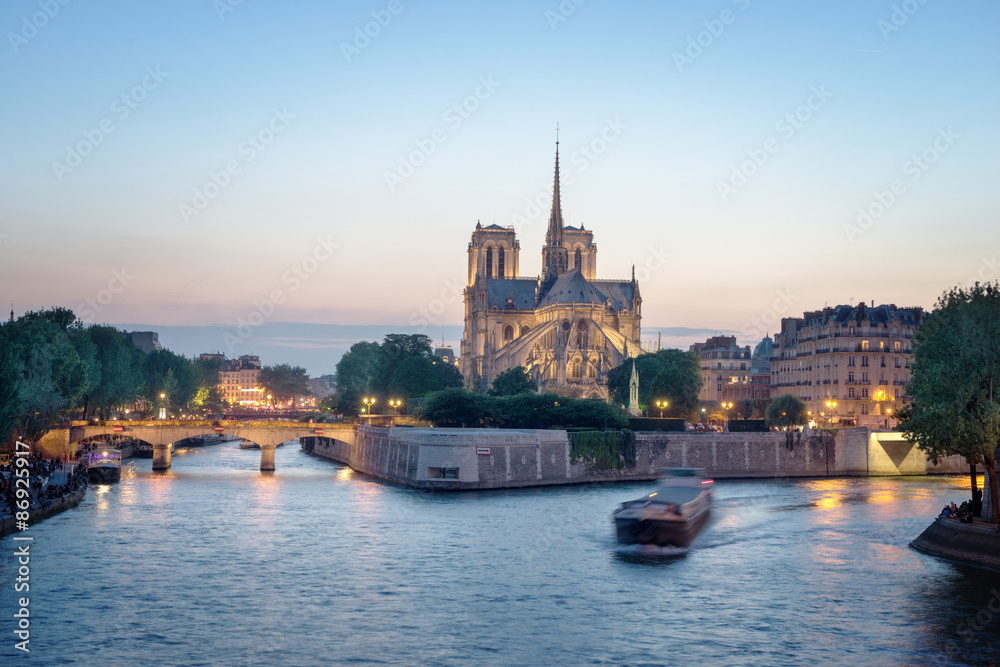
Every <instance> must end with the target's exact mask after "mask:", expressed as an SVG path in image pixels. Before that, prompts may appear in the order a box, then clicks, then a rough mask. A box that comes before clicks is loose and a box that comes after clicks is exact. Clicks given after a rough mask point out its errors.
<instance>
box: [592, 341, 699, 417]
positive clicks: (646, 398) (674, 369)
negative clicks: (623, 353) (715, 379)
mask: <svg viewBox="0 0 1000 667" xmlns="http://www.w3.org/2000/svg"><path fill="white" fill-rule="evenodd" d="M633 361H634V362H635V369H636V372H637V373H638V374H639V403H640V404H642V405H647V404H649V403H650V402H651V401H656V400H657V399H659V398H663V396H661V395H659V394H655V393H654V392H653V391H652V389H653V382H654V381H655V380H656V378H657V377H658V376H659V375H660V373H663V372H664V371H669V372H668V373H667V374H666V375H665V376H664V377H663V379H662V380H661V384H660V389H659V390H658V391H662V392H665V393H667V394H668V395H669V396H670V398H667V400H668V401H670V402H671V408H672V410H671V412H672V413H673V414H677V415H679V416H680V415H683V416H690V415H691V414H693V413H694V411H695V409H696V408H697V407H698V394H699V393H700V392H701V383H702V379H701V360H700V359H698V355H696V354H695V353H693V352H685V351H683V350H677V349H666V350H660V351H659V352H653V353H649V354H640V355H639V356H638V357H636V358H635V359H626V360H625V362H624V363H623V364H622V365H620V366H618V367H616V368H612V369H611V370H610V371H608V391H609V392H610V395H611V398H612V399H613V400H614V402H615V403H618V404H619V405H625V404H627V403H628V399H629V382H630V381H631V379H632V362H633ZM671 399H672V400H671ZM674 403H676V411H674V406H673V404H674Z"/></svg>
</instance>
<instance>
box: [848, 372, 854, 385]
mask: <svg viewBox="0 0 1000 667" xmlns="http://www.w3.org/2000/svg"><path fill="white" fill-rule="evenodd" d="M847 381H848V382H850V383H851V384H854V371H851V372H850V373H848V374H847Z"/></svg>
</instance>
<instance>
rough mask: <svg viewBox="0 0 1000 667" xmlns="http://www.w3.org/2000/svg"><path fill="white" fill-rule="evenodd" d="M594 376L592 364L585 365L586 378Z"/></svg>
mask: <svg viewBox="0 0 1000 667" xmlns="http://www.w3.org/2000/svg"><path fill="white" fill-rule="evenodd" d="M594 376H595V373H594V364H587V377H589V378H593V377H594Z"/></svg>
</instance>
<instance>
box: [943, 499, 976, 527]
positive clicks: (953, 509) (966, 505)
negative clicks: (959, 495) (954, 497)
mask: <svg viewBox="0 0 1000 667" xmlns="http://www.w3.org/2000/svg"><path fill="white" fill-rule="evenodd" d="M973 514H974V512H973V510H972V503H971V502H969V501H968V500H966V501H964V502H963V503H962V504H961V505H955V503H954V502H952V503H951V504H950V505H945V506H944V509H942V510H941V514H939V515H938V516H939V517H941V518H943V519H954V520H955V521H960V522H962V523H972V517H973Z"/></svg>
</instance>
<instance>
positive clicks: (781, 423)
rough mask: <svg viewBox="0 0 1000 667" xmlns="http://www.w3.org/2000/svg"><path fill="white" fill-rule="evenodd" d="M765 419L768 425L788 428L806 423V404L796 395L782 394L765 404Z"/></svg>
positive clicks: (807, 419) (807, 416)
mask: <svg viewBox="0 0 1000 667" xmlns="http://www.w3.org/2000/svg"><path fill="white" fill-rule="evenodd" d="M765 419H767V425H768V426H775V427H777V428H789V427H792V426H801V425H803V424H806V423H808V422H809V414H808V412H807V411H806V404H805V403H803V402H802V401H801V400H799V398H798V397H797V396H793V395H792V394H782V395H781V396H779V397H777V398H775V399H774V400H772V401H771V404H770V405H768V406H767V415H766V417H765Z"/></svg>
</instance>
